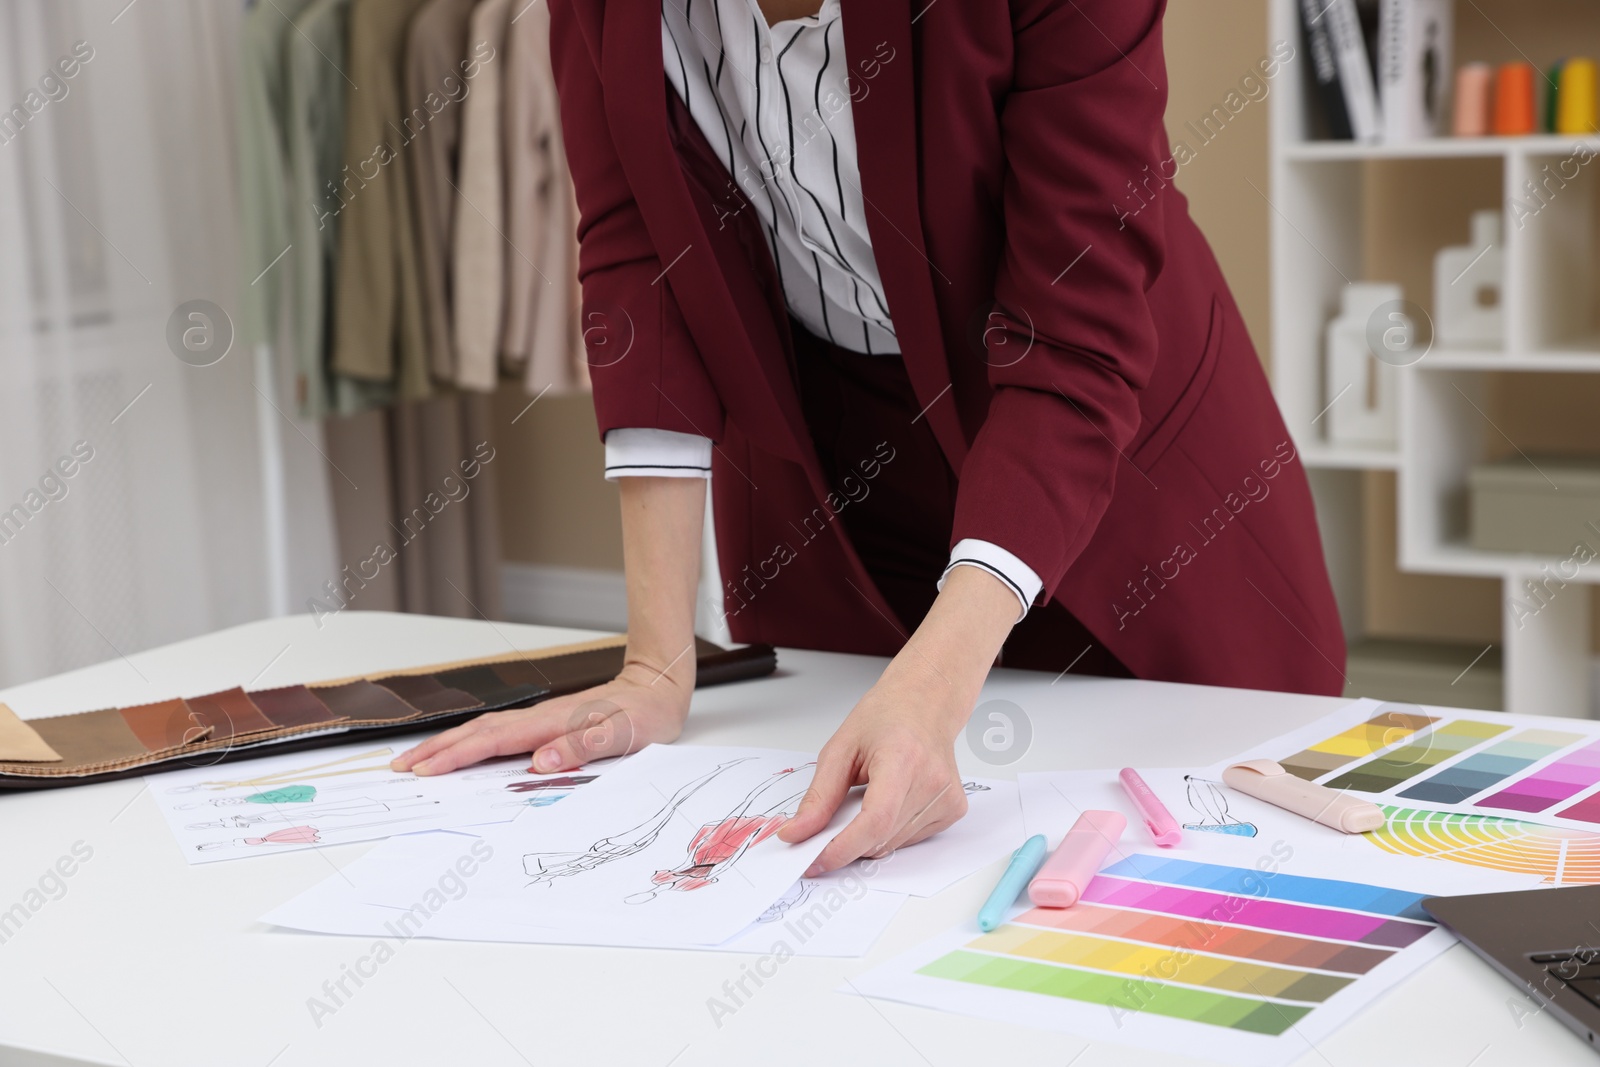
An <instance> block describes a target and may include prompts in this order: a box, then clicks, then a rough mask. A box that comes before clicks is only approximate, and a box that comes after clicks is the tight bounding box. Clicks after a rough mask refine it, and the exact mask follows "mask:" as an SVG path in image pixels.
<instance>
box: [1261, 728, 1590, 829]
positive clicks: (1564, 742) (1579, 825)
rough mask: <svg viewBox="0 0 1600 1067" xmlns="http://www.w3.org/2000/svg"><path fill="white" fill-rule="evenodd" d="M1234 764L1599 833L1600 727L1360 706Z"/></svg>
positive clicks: (1405, 801)
mask: <svg viewBox="0 0 1600 1067" xmlns="http://www.w3.org/2000/svg"><path fill="white" fill-rule="evenodd" d="M1239 758H1240V759H1252V758H1254V759H1259V758H1266V759H1273V760H1277V761H1278V762H1279V763H1281V764H1282V765H1283V767H1284V769H1285V770H1287V771H1289V772H1290V773H1291V774H1295V775H1297V776H1299V777H1301V778H1304V779H1306V780H1307V781H1313V782H1319V783H1320V784H1322V785H1326V786H1328V787H1329V788H1332V789H1339V790H1346V791H1349V792H1352V793H1359V794H1367V795H1369V796H1372V797H1375V798H1384V799H1392V800H1393V801H1394V802H1395V804H1396V806H1398V807H1406V806H1415V807H1421V808H1430V809H1433V810H1438V811H1449V812H1456V813H1460V814H1482V815H1498V816H1502V817H1504V816H1514V817H1516V818H1520V819H1524V820H1527V821H1530V822H1537V823H1542V824H1545V825H1548V826H1556V827H1565V828H1569V829H1578V830H1600V723H1591V722H1588V721H1586V720H1574V719H1547V718H1540V717H1538V716H1532V715H1503V714H1497V713H1495V712H1477V711H1456V710H1451V709H1442V708H1428V709H1423V708H1418V707H1416V706H1414V705H1390V704H1379V703H1378V702H1376V701H1370V700H1365V701H1356V702H1354V703H1353V704H1351V705H1348V706H1347V707H1345V708H1342V709H1340V710H1339V711H1337V712H1334V713H1333V714H1332V715H1329V716H1327V717H1325V718H1323V719H1322V720H1319V721H1318V722H1316V723H1314V724H1312V725H1311V726H1308V727H1305V728H1304V729H1301V730H1297V731H1295V732H1294V733H1292V734H1288V735H1286V736H1284V737H1281V738H1279V739H1278V740H1276V741H1273V742H1270V743H1268V744H1267V745H1263V746H1260V747H1259V748H1257V749H1253V750H1252V751H1251V752H1249V753H1247V754H1246V755H1244V756H1241V757H1239Z"/></svg>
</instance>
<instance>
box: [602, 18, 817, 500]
mask: <svg viewBox="0 0 1600 1067" xmlns="http://www.w3.org/2000/svg"><path fill="white" fill-rule="evenodd" d="M600 62H601V77H602V79H603V81H604V82H605V84H606V86H607V88H608V91H607V92H606V94H605V104H606V118H607V121H608V123H609V125H610V127H611V131H612V141H613V143H614V144H615V145H616V150H617V156H618V158H619V159H620V160H621V162H622V168H623V170H624V171H625V172H626V173H627V175H628V179H629V184H630V185H631V186H632V187H633V191H634V197H635V199H637V200H638V202H639V210H640V213H641V214H642V215H643V216H644V221H645V226H646V227H647V228H648V229H649V231H650V236H651V238H652V239H653V241H654V243H655V246H656V249H657V252H658V254H659V255H660V257H661V261H662V263H663V264H665V265H667V272H666V276H665V277H664V278H663V279H662V280H661V281H659V282H657V284H664V285H670V286H671V287H672V295H673V297H674V298H675V299H676V300H677V303H678V307H679V309H680V310H682V312H683V316H684V320H685V321H686V322H687V323H688V326H689V331H690V332H691V333H692V334H693V335H694V338H695V341H696V342H697V343H698V344H699V346H700V352H701V358H702V359H704V360H706V361H707V363H708V364H715V365H723V366H726V365H727V364H730V363H732V364H741V365H743V366H745V367H748V366H751V365H754V366H757V367H759V368H760V370H761V374H760V382H759V384H758V385H755V386H754V388H753V389H752V391H751V393H749V394H747V395H746V399H747V400H749V401H750V402H751V403H752V404H753V405H754V406H755V407H757V408H758V409H759V410H758V412H757V417H756V419H755V420H754V422H755V425H752V426H748V427H741V428H742V429H744V430H745V432H746V434H747V436H749V437H750V438H751V439H752V440H753V441H755V442H756V443H757V444H759V445H760V446H761V447H763V448H765V449H766V450H768V451H769V452H772V453H774V454H776V455H779V456H783V457H784V458H785V459H789V460H792V461H794V462H797V463H801V464H802V465H804V466H805V467H806V468H807V470H808V471H809V472H810V473H811V474H812V478H813V480H814V481H815V480H816V476H817V473H818V472H819V470H820V468H819V467H818V464H817V461H816V459H815V451H814V449H813V448H812V446H811V438H810V434H809V433H808V432H807V430H806V428H805V419H804V416H803V415H802V413H801V411H800V405H799V398H798V396H797V394H796V392H795V389H794V384H793V381H792V379H791V378H790V374H789V367H788V362H787V358H786V355H785V351H784V348H783V345H782V343H781V342H779V341H778V338H779V334H778V333H776V332H772V335H771V337H752V335H751V332H750V331H751V329H752V324H751V323H750V322H748V321H747V320H746V318H745V316H744V315H742V314H741V313H740V304H739V302H738V301H736V300H735V299H734V297H733V294H732V292H731V290H730V289H729V287H728V283H727V280H726V278H725V274H724V271H725V266H724V264H723V263H722V262H720V259H719V255H718V245H717V244H716V243H715V242H714V241H713V239H712V235H711V234H710V233H709V232H708V231H707V229H706V226H705V223H704V219H703V216H702V213H701V211H700V208H701V207H702V206H703V205H699V204H697V203H696V202H695V198H694V195H693V194H692V193H691V192H690V189H689V185H688V182H687V181H686V180H685V177H684V172H683V166H682V162H681V160H680V159H679V157H678V153H677V150H676V148H675V147H674V145H673V143H672V136H671V132H670V129H669V124H668V111H667V93H668V92H670V91H671V90H670V89H669V88H668V86H667V81H666V76H665V73H664V71H663V68H662V51H661V9H660V7H659V5H657V4H654V3H646V2H644V0H610V2H609V3H607V4H606V5H605V24H604V30H603V38H602V47H601V60H600ZM721 236H725V235H719V237H721ZM679 250H681V252H680V251H679ZM674 256H680V258H678V259H676V260H674V258H673V257H674ZM780 325H781V323H780ZM767 332H770V331H767ZM774 342H778V343H774ZM727 369H728V370H729V371H730V372H731V373H724V374H719V375H717V377H718V378H719V379H720V380H722V381H725V382H731V381H750V380H751V376H750V375H748V374H740V373H738V369H737V368H734V367H728V368H727ZM725 399H726V398H725ZM826 491H827V487H826V486H821V487H820V488H819V489H818V492H819V493H826Z"/></svg>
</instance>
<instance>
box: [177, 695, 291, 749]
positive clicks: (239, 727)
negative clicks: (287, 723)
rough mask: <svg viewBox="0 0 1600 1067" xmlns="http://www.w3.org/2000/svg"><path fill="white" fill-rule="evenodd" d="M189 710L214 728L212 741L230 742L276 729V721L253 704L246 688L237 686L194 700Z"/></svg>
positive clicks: (190, 701)
mask: <svg viewBox="0 0 1600 1067" xmlns="http://www.w3.org/2000/svg"><path fill="white" fill-rule="evenodd" d="M189 710H190V711H192V712H194V716H195V721H197V722H199V723H202V724H204V725H209V726H210V727H211V740H213V741H226V740H227V739H228V738H230V737H235V736H237V735H239V734H252V733H256V732H257V731H260V730H270V729H272V720H270V719H268V718H267V717H266V716H265V715H263V714H261V710H260V709H259V708H257V707H256V706H255V705H254V704H252V703H251V702H250V698H249V697H248V696H246V695H245V692H244V690H243V689H240V688H238V687H237V686H235V687H234V688H232V689H224V690H222V691H221V692H219V693H207V694H206V695H205V696H200V697H190V698H189Z"/></svg>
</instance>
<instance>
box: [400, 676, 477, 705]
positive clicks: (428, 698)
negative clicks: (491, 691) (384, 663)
mask: <svg viewBox="0 0 1600 1067" xmlns="http://www.w3.org/2000/svg"><path fill="white" fill-rule="evenodd" d="M377 684H379V685H381V686H383V687H384V688H385V689H387V690H389V691H390V692H392V693H394V695H395V696H397V697H399V698H400V699H401V700H404V701H405V702H406V703H407V704H410V705H411V706H412V707H414V708H416V709H417V710H418V711H426V712H429V713H436V712H443V711H467V710H468V709H470V708H477V707H482V706H483V701H481V700H479V699H478V698H477V697H475V696H473V695H472V694H471V693H464V692H462V691H461V690H459V689H451V688H450V687H449V686H447V685H445V684H444V683H443V682H441V681H439V679H437V678H435V677H434V676H433V675H431V674H397V675H395V676H394V677H392V678H379V679H377Z"/></svg>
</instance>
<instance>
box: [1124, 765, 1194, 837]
mask: <svg viewBox="0 0 1600 1067" xmlns="http://www.w3.org/2000/svg"><path fill="white" fill-rule="evenodd" d="M1117 778H1118V779H1120V780H1121V782H1122V788H1123V789H1124V790H1126V791H1127V793H1128V799H1129V800H1132V801H1133V806H1134V807H1135V808H1138V809H1139V817H1140V818H1141V819H1143V820H1144V827H1145V829H1146V830H1149V831H1150V836H1151V837H1152V838H1154V839H1155V842H1156V844H1158V845H1160V846H1161V847H1162V848H1171V847H1172V846H1173V845H1176V844H1177V843H1178V842H1180V841H1182V840H1183V831H1182V830H1181V829H1179V828H1178V820H1177V819H1174V818H1173V817H1172V812H1170V811H1168V810H1167V806H1166V805H1165V804H1163V803H1161V798H1160V797H1158V796H1156V793H1155V790H1153V789H1151V788H1150V786H1149V784H1147V783H1146V782H1145V780H1144V779H1143V778H1140V777H1139V772H1138V771H1136V770H1134V769H1133V768H1132V767H1124V768H1122V770H1121V771H1119V772H1118V773H1117Z"/></svg>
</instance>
